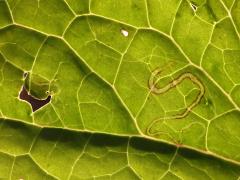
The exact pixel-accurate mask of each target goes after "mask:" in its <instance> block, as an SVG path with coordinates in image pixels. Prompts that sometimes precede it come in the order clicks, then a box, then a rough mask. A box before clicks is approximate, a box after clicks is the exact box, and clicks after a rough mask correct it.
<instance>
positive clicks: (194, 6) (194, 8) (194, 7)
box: [190, 3, 197, 12]
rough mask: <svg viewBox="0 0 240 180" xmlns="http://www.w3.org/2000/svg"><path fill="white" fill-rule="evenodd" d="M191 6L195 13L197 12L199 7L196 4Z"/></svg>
mask: <svg viewBox="0 0 240 180" xmlns="http://www.w3.org/2000/svg"><path fill="white" fill-rule="evenodd" d="M190 5H191V7H192V9H193V11H194V12H195V11H196V10H197V6H196V5H195V4H193V3H190Z"/></svg>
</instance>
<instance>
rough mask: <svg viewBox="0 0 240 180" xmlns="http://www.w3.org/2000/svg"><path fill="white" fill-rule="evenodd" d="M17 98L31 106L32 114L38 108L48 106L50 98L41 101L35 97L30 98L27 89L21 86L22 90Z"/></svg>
mask: <svg viewBox="0 0 240 180" xmlns="http://www.w3.org/2000/svg"><path fill="white" fill-rule="evenodd" d="M19 98H20V99H22V100H24V101H27V102H28V103H30V104H31V106H32V110H33V112H34V111H36V110H38V109H39V108H41V107H43V106H45V105H46V104H48V103H49V102H50V100H51V98H52V97H51V96H50V95H49V96H48V97H47V98H46V99H43V100H40V99H36V98H35V97H33V96H31V95H30V94H29V93H28V91H27V89H26V88H25V87H24V86H23V87H22V90H21V92H20V94H19Z"/></svg>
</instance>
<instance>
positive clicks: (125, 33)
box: [121, 29, 128, 37]
mask: <svg viewBox="0 0 240 180" xmlns="http://www.w3.org/2000/svg"><path fill="white" fill-rule="evenodd" d="M121 34H122V35H123V36H124V37H128V31H126V30H125V29H121Z"/></svg>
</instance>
